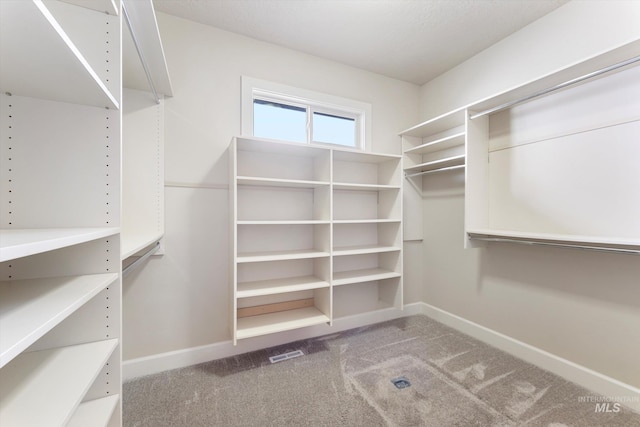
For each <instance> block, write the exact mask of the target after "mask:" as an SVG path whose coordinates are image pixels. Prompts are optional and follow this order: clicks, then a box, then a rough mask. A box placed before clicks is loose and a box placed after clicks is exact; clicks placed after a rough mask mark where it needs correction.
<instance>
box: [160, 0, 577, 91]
mask: <svg viewBox="0 0 640 427" xmlns="http://www.w3.org/2000/svg"><path fill="white" fill-rule="evenodd" d="M567 1H568V0H153V3H154V5H155V8H156V10H157V11H160V12H165V13H168V14H171V15H176V16H180V17H183V18H186V19H190V20H192V21H196V22H200V23H203V24H208V25H212V26H214V27H218V28H221V29H224V30H228V31H232V32H235V33H239V34H243V35H246V36H249V37H253V38H255V39H259V40H263V41H266V42H270V43H274V44H277V45H281V46H285V47H288V48H291V49H295V50H298V51H302V52H306V53H309V54H312V55H315V56H319V57H322V58H326V59H331V60H334V61H337V62H341V63H344V64H348V65H351V66H354V67H358V68H361V69H365V70H369V71H372V72H375V73H378V74H382V75H386V76H389V77H393V78H396V79H400V80H405V81H408V82H412V83H415V84H420V85H421V84H424V83H426V82H427V81H429V80H431V79H432V78H434V77H436V76H438V75H439V74H441V73H443V72H444V71H447V70H449V69H450V68H452V67H454V66H456V65H457V64H459V63H461V62H463V61H464V60H466V59H467V58H470V57H472V56H473V55H475V54H476V53H478V52H480V51H482V50H484V49H486V48H487V47H489V46H491V45H492V44H494V43H496V42H497V41H499V40H501V39H503V38H505V37H506V36H508V35H509V34H511V33H513V32H515V31H517V30H518V29H520V28H522V27H524V26H526V25H527V24H529V23H531V22H533V21H535V20H536V19H538V18H540V17H541V16H543V15H545V14H547V13H549V12H551V11H552V10H554V9H555V8H557V7H559V6H561V5H562V4H564V3H566V2H567Z"/></svg>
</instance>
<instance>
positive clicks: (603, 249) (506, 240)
mask: <svg viewBox="0 0 640 427" xmlns="http://www.w3.org/2000/svg"><path fill="white" fill-rule="evenodd" d="M469 238H471V239H474V240H482V241H485V242H502V243H520V244H524V245H532V246H556V247H562V248H573V249H583V250H589V251H600V252H618V253H624V254H632V255H640V249H625V248H611V247H605V246H589V245H581V244H577V243H576V244H573V243H556V242H541V241H537V240H524V239H523V240H520V239H509V238H506V237H488V236H475V235H472V234H469Z"/></svg>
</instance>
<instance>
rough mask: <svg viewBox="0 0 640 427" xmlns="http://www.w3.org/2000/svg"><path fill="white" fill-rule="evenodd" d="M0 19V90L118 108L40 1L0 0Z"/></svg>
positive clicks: (110, 94) (87, 63) (84, 59)
mask: <svg viewBox="0 0 640 427" xmlns="http://www.w3.org/2000/svg"><path fill="white" fill-rule="evenodd" d="M69 7H70V8H72V7H74V6H72V5H69ZM1 19H2V22H1V24H2V25H0V75H2V80H1V84H2V87H0V90H1V91H2V92H8V93H12V94H14V95H22V96H29V97H33V98H41V99H49V100H54V101H62V102H70V103H74V104H82V105H93V106H97V107H108V108H114V109H118V108H119V101H118V99H117V98H116V96H115V95H114V94H112V93H111V92H110V91H109V89H108V88H107V86H106V85H105V83H104V82H103V81H102V80H101V79H100V77H99V76H98V74H97V73H96V72H95V71H94V69H93V68H92V66H91V65H90V64H89V62H88V61H87V59H86V58H85V57H84V56H83V54H82V53H81V52H80V50H79V49H78V47H77V46H76V45H75V44H74V43H73V41H72V40H71V38H70V37H69V36H68V35H67V34H66V33H65V31H64V29H63V27H62V26H61V25H60V24H59V23H58V22H57V21H56V18H55V17H54V15H53V14H52V13H51V12H50V11H49V10H48V9H47V6H46V4H45V3H42V2H32V1H7V2H4V1H3V2H2V14H1Z"/></svg>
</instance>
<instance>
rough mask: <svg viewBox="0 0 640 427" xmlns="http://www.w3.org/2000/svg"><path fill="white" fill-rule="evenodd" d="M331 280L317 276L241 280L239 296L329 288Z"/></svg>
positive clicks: (246, 296) (247, 296)
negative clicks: (251, 280)
mask: <svg viewBox="0 0 640 427" xmlns="http://www.w3.org/2000/svg"><path fill="white" fill-rule="evenodd" d="M328 287H329V282H327V281H326V280H322V279H320V278H318V277H315V276H304V277H287V278H283V279H271V280H258V281H254V282H239V283H238V291H237V295H236V296H237V298H249V297H255V296H262V295H273V294H280V293H285V292H298V291H308V290H311V289H319V288H328Z"/></svg>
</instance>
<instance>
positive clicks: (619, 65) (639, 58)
mask: <svg viewBox="0 0 640 427" xmlns="http://www.w3.org/2000/svg"><path fill="white" fill-rule="evenodd" d="M636 62H640V56H635V57H633V58H630V59H627V60H624V61H621V62H618V63H616V64H613V65H610V66H608V67H605V68H601V69H599V70H596V71H592V72H590V73H587V74H584V75H582V76H580V77H576V78H574V79H571V80H567V81H566V82H564V83H560V84H557V85H555V86H551V87H549V88H547V89H543V90H541V91H538V92H535V93H533V94H531V95H527V96H524V97H522V98H518V99H515V100H513V101H509V102H505V103H504V104H500V105H498V106H496V107H491V108H488V109H486V110H484V111H481V112H479V113H475V114H472V115H470V116H469V118H470V119H471V120H473V119H477V118H478V117H482V116H486V115H487V114H492V113H497V112H498V111H502V110H506V109H507V108H511V107H513V106H514V105H518V104H522V103H523V102H527V101H530V100H532V99H535V98H538V97H540V96H543V95H547V94H549V93H551V92H555V91H556V90H560V89H564V88H566V87H568V86H571V85H574V84H577V83H580V82H583V81H585V80H588V79H591V78H594V77H597V76H600V75H602V74H605V73H609V72H611V71H614V70H617V69H619V68H622V67H626V66H627V65H631V64H633V63H636Z"/></svg>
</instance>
